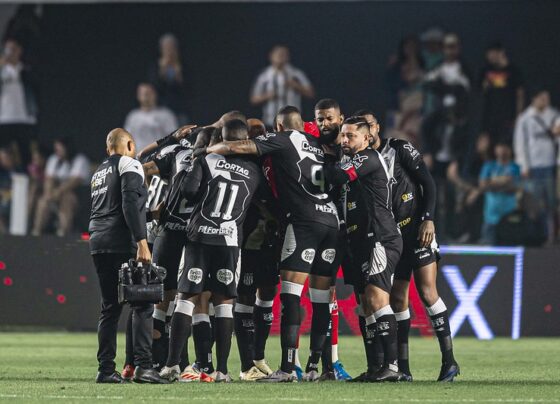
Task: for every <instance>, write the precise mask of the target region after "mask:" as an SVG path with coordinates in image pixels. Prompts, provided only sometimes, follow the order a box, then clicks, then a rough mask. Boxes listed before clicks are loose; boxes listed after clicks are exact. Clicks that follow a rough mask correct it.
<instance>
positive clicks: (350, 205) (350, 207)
mask: <svg viewBox="0 0 560 404" xmlns="http://www.w3.org/2000/svg"><path fill="white" fill-rule="evenodd" d="M357 207H358V206H357V205H356V202H348V203H347V204H346V209H348V210H354V209H356V208H357Z"/></svg>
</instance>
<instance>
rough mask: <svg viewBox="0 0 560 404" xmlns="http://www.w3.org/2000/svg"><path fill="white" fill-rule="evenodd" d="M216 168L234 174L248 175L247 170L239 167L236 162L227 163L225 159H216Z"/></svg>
mask: <svg viewBox="0 0 560 404" xmlns="http://www.w3.org/2000/svg"><path fill="white" fill-rule="evenodd" d="M216 169H217V170H222V171H229V172H232V173H235V174H239V175H242V176H243V177H249V170H248V169H246V168H244V167H241V166H240V165H238V164H234V163H229V162H227V161H226V160H218V162H217V163H216Z"/></svg>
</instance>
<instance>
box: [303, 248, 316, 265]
mask: <svg viewBox="0 0 560 404" xmlns="http://www.w3.org/2000/svg"><path fill="white" fill-rule="evenodd" d="M301 259H302V260H304V261H305V262H307V263H309V264H311V263H312V262H313V260H314V259H315V250H314V249H313V248H307V249H305V250H303V251H302V252H301Z"/></svg>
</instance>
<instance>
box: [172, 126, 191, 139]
mask: <svg viewBox="0 0 560 404" xmlns="http://www.w3.org/2000/svg"><path fill="white" fill-rule="evenodd" d="M196 127H197V125H185V126H181V127H180V128H179V129H177V130H176V131H175V132H174V133H173V137H175V139H177V140H181V139H184V138H185V137H187V136H188V135H190V134H191V133H192V131H193V129H194V128H196Z"/></svg>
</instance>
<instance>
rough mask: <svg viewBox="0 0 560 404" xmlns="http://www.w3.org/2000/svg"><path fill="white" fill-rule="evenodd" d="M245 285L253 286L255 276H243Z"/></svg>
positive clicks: (249, 274)
mask: <svg viewBox="0 0 560 404" xmlns="http://www.w3.org/2000/svg"><path fill="white" fill-rule="evenodd" d="M243 284H244V285H245V286H251V285H252V284H253V274H251V273H248V274H244V275H243Z"/></svg>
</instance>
